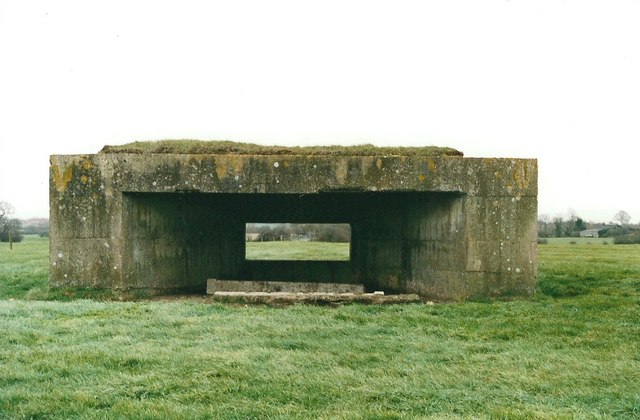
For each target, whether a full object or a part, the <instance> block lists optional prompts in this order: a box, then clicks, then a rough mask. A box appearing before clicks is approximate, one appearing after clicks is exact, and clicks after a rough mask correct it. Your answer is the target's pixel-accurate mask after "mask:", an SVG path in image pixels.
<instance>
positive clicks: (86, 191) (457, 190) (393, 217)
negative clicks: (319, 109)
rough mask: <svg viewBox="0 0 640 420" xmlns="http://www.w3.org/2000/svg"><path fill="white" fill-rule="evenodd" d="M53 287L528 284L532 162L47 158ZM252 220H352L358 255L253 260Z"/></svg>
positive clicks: (463, 292)
mask: <svg viewBox="0 0 640 420" xmlns="http://www.w3.org/2000/svg"><path fill="white" fill-rule="evenodd" d="M50 208H51V213H50V220H51V239H50V245H51V246H50V252H51V254H50V260H51V261H50V262H51V285H52V286H54V287H55V286H78V287H95V288H112V289H116V290H132V289H144V290H147V291H149V292H157V293H170V292H172V291H184V290H191V291H198V292H204V291H205V289H206V280H207V279H208V278H225V279H252V280H262V281H267V280H286V281H290V280H294V279H295V280H306V281H313V282H322V281H329V282H335V283H363V284H364V285H365V287H366V288H367V290H385V291H387V292H391V293H417V294H419V295H421V296H423V297H425V298H429V299H439V300H460V299H466V298H471V297H478V296H511V295H530V294H532V293H533V291H534V289H535V283H536V270H537V260H536V218H537V162H536V161H535V160H530V159H477V158H463V157H461V156H450V155H444V156H419V155H402V149H394V155H393V156H385V155H372V156H350V155H322V154H315V155H296V154H277V155H269V154H186V153H182V154H166V153H163V154H159V153H158V154H156V153H99V154H95V155H75V156H60V155H57V156H51V167H50ZM247 222H291V223H296V222H298V223H300V222H306V223H349V224H351V227H352V243H351V247H352V249H351V260H350V261H345V262H321V263H320V264H318V262H291V264H283V263H282V262H267V261H261V262H255V261H247V260H246V259H245V255H244V253H245V248H244V247H245V244H244V228H245V223H247Z"/></svg>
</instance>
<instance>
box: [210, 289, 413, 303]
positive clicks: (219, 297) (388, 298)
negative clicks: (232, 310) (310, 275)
mask: <svg viewBox="0 0 640 420" xmlns="http://www.w3.org/2000/svg"><path fill="white" fill-rule="evenodd" d="M210 298H211V300H213V301H218V302H228V303H251V304H254V303H259V304H276V305H288V304H294V303H307V304H323V305H326V304H329V305H339V304H345V303H370V304H391V303H415V302H421V299H420V296H418V295H415V294H404V295H385V294H383V293H318V292H310V293H309V292H307V293H303V292H298V293H291V292H222V291H216V292H214V293H212V294H211V295H210Z"/></svg>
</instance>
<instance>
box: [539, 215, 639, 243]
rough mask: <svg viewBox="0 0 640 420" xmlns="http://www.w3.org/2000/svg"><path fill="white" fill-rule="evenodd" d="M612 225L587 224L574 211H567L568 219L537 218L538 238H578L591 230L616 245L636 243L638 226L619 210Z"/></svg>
mask: <svg viewBox="0 0 640 420" xmlns="http://www.w3.org/2000/svg"><path fill="white" fill-rule="evenodd" d="M613 220H614V223H594V222H587V221H585V220H584V219H582V218H581V217H579V216H578V215H577V214H576V213H575V212H574V211H572V210H570V211H569V218H568V219H564V218H562V216H555V217H551V216H549V215H547V214H541V215H539V216H538V237H540V238H562V237H579V236H580V232H583V231H585V230H589V229H593V230H594V231H595V232H597V234H598V235H597V236H598V237H601V238H615V239H616V243H638V241H640V226H638V225H635V226H634V225H632V224H631V216H630V215H629V213H627V212H626V211H624V210H620V211H619V212H617V213H616V214H615V215H614V217H613Z"/></svg>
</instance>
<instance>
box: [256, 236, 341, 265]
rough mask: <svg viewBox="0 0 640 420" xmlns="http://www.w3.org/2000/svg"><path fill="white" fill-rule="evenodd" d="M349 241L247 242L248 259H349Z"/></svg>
mask: <svg viewBox="0 0 640 420" xmlns="http://www.w3.org/2000/svg"><path fill="white" fill-rule="evenodd" d="M349 247H350V244H349V243H348V242H344V243H342V242H304V241H282V242H280V241H274V242H247V259H248V260H307V261H309V260H319V261H349Z"/></svg>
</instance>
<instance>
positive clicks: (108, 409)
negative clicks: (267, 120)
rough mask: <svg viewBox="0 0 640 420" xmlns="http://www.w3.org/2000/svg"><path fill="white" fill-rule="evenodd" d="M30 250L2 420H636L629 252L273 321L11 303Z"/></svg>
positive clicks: (570, 249) (548, 260)
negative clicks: (467, 288)
mask: <svg viewBox="0 0 640 420" xmlns="http://www.w3.org/2000/svg"><path fill="white" fill-rule="evenodd" d="M39 241H40V240H39V239H34V240H31V239H30V240H28V241H25V242H23V243H22V244H17V246H16V248H14V251H13V253H14V254H13V255H9V254H8V253H9V251H8V247H7V249H5V248H4V247H2V248H0V282H1V283H2V285H1V287H2V289H0V290H1V293H2V295H0V298H4V299H6V298H8V297H18V298H20V299H19V300H13V301H10V300H0V330H1V331H2V340H0V372H1V373H0V417H8V418H15V417H18V418H20V417H27V418H44V417H46V418H49V417H57V418H69V417H82V418H105V417H107V418H113V417H118V418H129V417H134V418H140V417H144V418H167V417H168V418H193V417H209V418H220V417H221V418H247V417H260V418H262V417H285V418H309V417H312V418H318V417H319V418H399V417H433V418H442V417H446V416H453V417H490V418H493V417H498V418H539V417H543V418H545V417H547V418H548V417H552V418H555V417H578V418H584V417H587V418H591V417H620V418H623V417H627V418H637V417H638V416H640V374H639V372H640V350H639V349H640V338H639V337H640V325H639V322H638V321H639V319H640V246H637V245H625V246H618V245H595V244H594V245H591V246H571V245H562V244H559V245H553V244H549V245H541V246H540V247H539V254H540V255H539V259H540V276H539V283H540V285H539V290H538V294H537V296H536V297H535V298H533V299H531V300H512V301H506V302H487V303H480V302H467V303H456V304H435V305H423V304H411V305H391V306H366V305H347V306H342V307H338V308H326V307H316V306H291V307H286V308H270V307H266V306H248V307H247V306H231V305H220V304H203V303H199V302H196V301H189V300H185V301H175V302H149V301H141V302H109V301H106V302H100V301H92V300H75V301H72V302H60V301H50V302H46V301H29V300H23V299H24V298H28V297H29V295H33V294H34V292H30V291H29V290H27V288H28V287H35V288H37V289H38V290H39V291H38V292H37V293H35V294H40V295H47V293H48V292H47V289H46V284H45V283H44V282H45V281H46V267H47V262H46V253H47V251H46V245H45V246H43V245H42V243H41V242H39ZM45 244H46V242H45ZM0 245H2V244H0ZM30 253H31V256H29V255H28V254H30ZM22 265H24V266H25V267H27V266H30V268H25V269H21V268H20V267H21V266H22ZM30 271H32V272H33V274H30ZM20 278H22V281H24V282H27V281H31V283H29V284H28V285H25V286H20V287H18V286H16V285H15V283H21V281H19V280H20ZM29 279H32V280H29ZM7 281H9V282H10V283H12V285H10V286H8V287H7V286H6V285H5V283H6V282H7ZM25 284H26V283H25ZM7 293H9V294H7ZM18 295H19V296H18ZM48 296H49V297H51V296H52V295H48ZM54 297H56V296H54ZM56 298H57V297H56Z"/></svg>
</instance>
